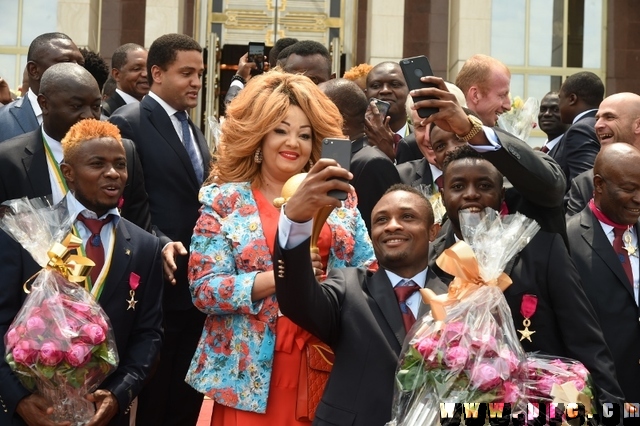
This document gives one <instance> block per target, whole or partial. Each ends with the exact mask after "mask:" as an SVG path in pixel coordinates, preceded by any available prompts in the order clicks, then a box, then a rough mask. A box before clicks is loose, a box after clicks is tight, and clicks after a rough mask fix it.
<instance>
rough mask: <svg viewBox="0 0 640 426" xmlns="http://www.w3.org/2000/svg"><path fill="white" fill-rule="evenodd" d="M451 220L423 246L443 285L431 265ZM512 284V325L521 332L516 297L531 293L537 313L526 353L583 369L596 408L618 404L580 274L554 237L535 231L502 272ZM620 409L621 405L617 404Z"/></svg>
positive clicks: (446, 241) (450, 240)
mask: <svg viewBox="0 0 640 426" xmlns="http://www.w3.org/2000/svg"><path fill="white" fill-rule="evenodd" d="M450 224H451V222H447V223H446V224H445V225H444V226H443V230H444V229H445V227H446V230H445V232H444V233H443V235H441V236H440V237H438V238H436V240H435V241H434V242H433V243H432V244H431V245H430V247H429V259H430V262H429V263H430V266H431V269H433V271H434V272H435V273H436V275H438V277H440V279H442V281H444V282H447V283H448V282H450V281H451V278H452V277H451V276H450V275H448V274H447V273H445V272H444V271H442V270H441V269H440V268H439V267H438V266H437V265H436V264H435V261H436V259H437V258H438V256H440V255H441V254H442V253H443V252H444V250H445V249H446V248H449V247H451V246H452V245H453V244H454V243H455V239H454V234H453V228H452V227H451V226H450ZM504 272H505V273H506V274H507V275H509V277H511V279H512V280H513V284H511V285H510V286H509V288H507V289H506V290H505V292H504V296H505V298H506V299H507V303H508V304H509V307H510V308H511V316H512V318H513V325H514V326H515V328H516V330H518V329H522V322H523V321H524V316H523V315H522V313H521V312H520V305H521V303H522V297H523V296H524V295H525V294H532V295H535V296H536V297H537V299H538V304H537V309H536V312H535V314H534V315H533V316H532V317H531V325H530V327H529V328H530V330H534V331H535V333H534V334H533V335H532V336H531V340H532V342H529V341H528V340H526V339H525V340H523V341H521V342H520V343H521V344H522V347H523V348H524V350H525V351H526V352H533V351H540V352H543V353H546V354H550V355H556V356H563V357H569V358H573V359H576V360H578V361H580V362H582V363H583V364H584V365H585V367H587V369H588V370H589V372H590V373H591V375H592V378H593V380H594V383H595V385H596V387H597V389H598V391H599V395H598V400H597V402H598V403H599V404H602V403H604V402H613V403H618V404H621V403H622V390H621V389H620V386H619V385H618V382H617V381H616V372H615V367H614V364H613V358H612V357H611V352H610V351H609V349H608V347H607V345H606V342H605V340H604V336H603V334H602V330H601V329H600V325H599V324H598V320H597V317H596V313H595V312H594V310H593V307H592V306H591V304H590V303H589V300H588V299H587V296H586V295H585V293H584V290H583V289H582V286H581V284H580V276H579V275H578V271H577V270H576V267H575V265H574V264H573V262H572V261H571V258H570V257H569V253H568V252H567V249H566V247H565V246H564V244H563V243H562V239H561V238H560V236H559V235H555V234H551V233H548V232H544V231H540V232H538V233H537V234H536V236H535V237H534V238H533V239H532V240H531V242H529V244H528V245H527V246H526V247H525V248H524V249H523V250H522V251H521V252H520V254H518V255H516V256H515V257H514V258H513V259H512V260H511V261H510V262H509V263H508V264H507V267H506V268H505V271H504ZM620 406H621V405H620Z"/></svg>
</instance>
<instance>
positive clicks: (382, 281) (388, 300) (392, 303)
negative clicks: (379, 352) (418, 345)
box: [366, 268, 407, 346]
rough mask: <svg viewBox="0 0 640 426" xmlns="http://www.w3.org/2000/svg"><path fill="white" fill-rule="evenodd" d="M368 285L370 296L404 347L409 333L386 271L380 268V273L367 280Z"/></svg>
mask: <svg viewBox="0 0 640 426" xmlns="http://www.w3.org/2000/svg"><path fill="white" fill-rule="evenodd" d="M366 285H367V289H368V290H369V294H370V295H371V297H372V298H373V300H375V302H376V304H377V305H378V307H379V308H380V311H381V312H382V314H383V315H384V318H385V319H386V320H387V323H388V324H389V327H391V330H393V334H394V335H395V336H396V339H397V340H398V343H399V344H400V346H402V342H403V341H404V338H405V337H406V334H407V333H406V331H405V329H404V323H403V322H402V314H401V313H400V307H399V306H398V299H396V295H395V293H394V292H393V287H392V285H391V282H390V281H389V278H388V277H387V274H386V272H385V271H384V269H382V268H380V269H379V270H378V272H376V273H375V274H373V276H372V277H371V279H369V280H366Z"/></svg>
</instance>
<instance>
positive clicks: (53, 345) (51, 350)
mask: <svg viewBox="0 0 640 426" xmlns="http://www.w3.org/2000/svg"><path fill="white" fill-rule="evenodd" d="M63 358H64V352H62V351H61V350H60V346H59V345H58V343H57V342H54V341H53V340H47V341H46V342H44V343H43V344H42V346H40V356H39V357H38V360H39V361H40V362H41V363H43V364H44V365H48V366H52V367H53V366H55V365H58V364H60V362H61V361H62V359H63Z"/></svg>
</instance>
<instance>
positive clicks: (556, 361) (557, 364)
mask: <svg viewBox="0 0 640 426" xmlns="http://www.w3.org/2000/svg"><path fill="white" fill-rule="evenodd" d="M549 364H550V365H553V366H554V367H556V368H559V369H561V370H564V371H568V370H569V366H568V365H567V364H566V363H565V362H564V361H561V360H559V359H554V360H553V361H551V362H550V363H549Z"/></svg>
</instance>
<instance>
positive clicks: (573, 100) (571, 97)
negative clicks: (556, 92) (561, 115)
mask: <svg viewBox="0 0 640 426" xmlns="http://www.w3.org/2000/svg"><path fill="white" fill-rule="evenodd" d="M577 103H578V95H576V94H575V93H570V94H569V105H575V104H577Z"/></svg>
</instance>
